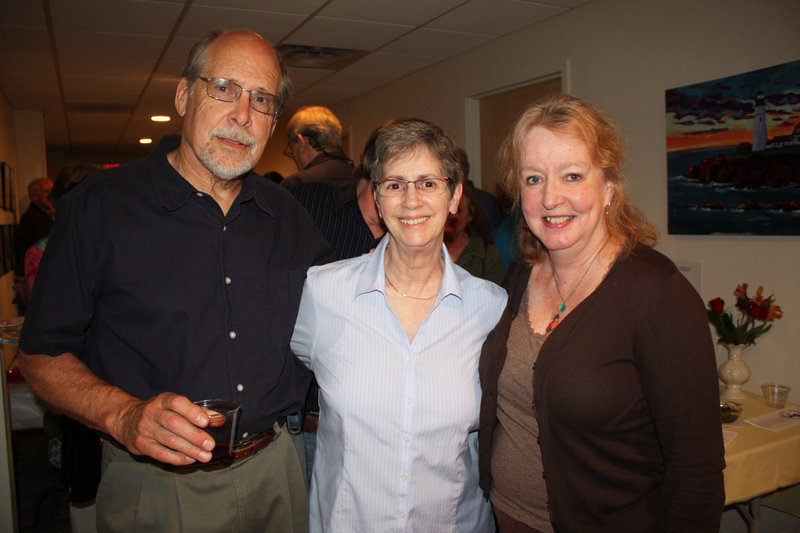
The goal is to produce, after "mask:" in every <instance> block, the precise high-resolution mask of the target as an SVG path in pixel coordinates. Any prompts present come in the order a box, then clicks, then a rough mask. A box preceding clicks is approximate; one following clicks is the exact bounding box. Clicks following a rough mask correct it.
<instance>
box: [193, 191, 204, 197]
mask: <svg viewBox="0 0 800 533" xmlns="http://www.w3.org/2000/svg"><path fill="white" fill-rule="evenodd" d="M195 194H196V195H197V196H198V198H202V197H203V193H201V192H196V193H195Z"/></svg>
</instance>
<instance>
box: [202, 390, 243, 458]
mask: <svg viewBox="0 0 800 533" xmlns="http://www.w3.org/2000/svg"><path fill="white" fill-rule="evenodd" d="M194 403H195V404H196V405H199V406H200V407H202V408H203V409H205V411H206V415H208V426H206V427H205V428H204V430H205V432H206V433H208V434H209V435H211V438H212V439H214V443H215V446H214V449H213V450H212V452H211V460H212V461H213V460H215V459H223V458H225V457H228V456H229V455H230V454H231V450H232V449H233V439H234V436H235V435H236V420H237V419H238V417H239V408H240V406H239V402H236V401H234V400H199V401H196V402H194Z"/></svg>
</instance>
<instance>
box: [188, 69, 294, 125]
mask: <svg viewBox="0 0 800 533" xmlns="http://www.w3.org/2000/svg"><path fill="white" fill-rule="evenodd" d="M198 79H201V80H203V81H204V82H206V93H207V94H208V96H210V97H211V98H213V99H215V100H220V101H222V102H235V101H237V100H238V99H239V97H240V96H242V93H250V107H252V108H253V109H254V110H256V111H258V112H259V113H263V114H265V115H272V116H273V117H277V116H278V115H279V114H280V112H281V110H282V109H283V101H281V99H280V98H278V97H277V96H275V95H274V94H270V93H268V92H264V91H252V90H247V89H242V86H241V85H239V84H238V83H234V82H232V81H230V80H226V79H224V78H203V77H202V76H201V77H199V78H198Z"/></svg>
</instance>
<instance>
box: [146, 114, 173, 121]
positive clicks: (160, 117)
mask: <svg viewBox="0 0 800 533" xmlns="http://www.w3.org/2000/svg"><path fill="white" fill-rule="evenodd" d="M150 120H152V121H153V122H169V121H170V118H169V117H168V116H167V115H153V116H152V117H150Z"/></svg>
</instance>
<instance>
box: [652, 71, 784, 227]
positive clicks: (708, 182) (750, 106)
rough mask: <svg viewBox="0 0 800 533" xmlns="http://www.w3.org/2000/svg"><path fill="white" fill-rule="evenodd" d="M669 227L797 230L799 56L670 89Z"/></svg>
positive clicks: (668, 110) (668, 129)
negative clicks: (796, 58)
mask: <svg viewBox="0 0 800 533" xmlns="http://www.w3.org/2000/svg"><path fill="white" fill-rule="evenodd" d="M666 133H667V190H668V196H667V197H668V204H669V205H668V213H669V214H668V217H669V219H668V226H669V233H670V234H694V235H698V234H701V235H709V234H750V235H800V60H798V61H793V62H790V63H784V64H781V65H776V66H773V67H768V68H764V69H760V70H755V71H751V72H746V73H743V74H737V75H734V76H729V77H726V78H719V79H715V80H709V81H705V82H701V83H696V84H693V85H686V86H684V87H677V88H674V89H668V90H667V91H666Z"/></svg>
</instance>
